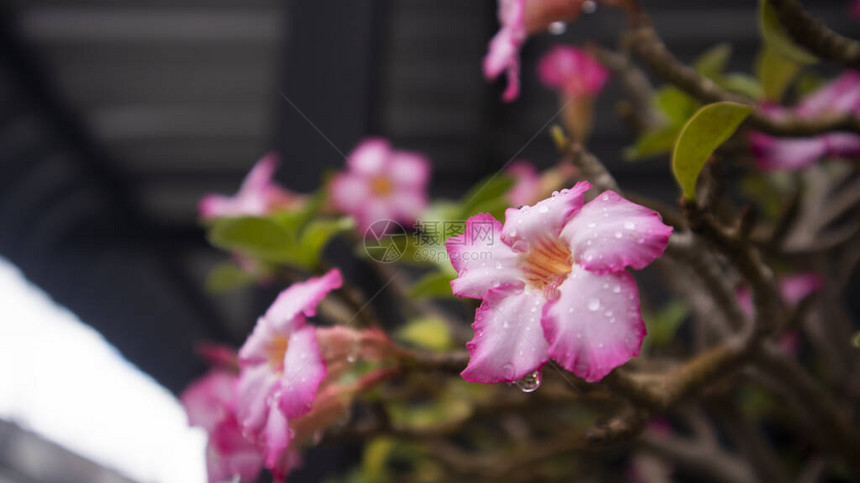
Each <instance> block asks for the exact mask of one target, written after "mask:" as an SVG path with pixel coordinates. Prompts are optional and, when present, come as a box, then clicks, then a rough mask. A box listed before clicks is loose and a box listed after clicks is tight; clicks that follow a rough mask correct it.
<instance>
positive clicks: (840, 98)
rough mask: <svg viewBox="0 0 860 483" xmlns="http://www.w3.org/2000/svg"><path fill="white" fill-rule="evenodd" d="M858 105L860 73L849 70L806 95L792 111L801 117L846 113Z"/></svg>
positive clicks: (859, 98) (859, 103) (859, 102)
mask: <svg viewBox="0 0 860 483" xmlns="http://www.w3.org/2000/svg"><path fill="white" fill-rule="evenodd" d="M858 107H860V73H858V72H857V71H852V70H849V71H845V73H844V74H842V75H840V76H839V77H837V78H836V79H834V80H832V81H830V82H828V83H827V84H826V85H824V86H822V87H821V88H819V89H818V90H816V91H815V92H813V93H812V94H810V95H808V96H806V97H805V98H804V99H803V100H802V101H801V102H800V103H799V104H798V105H797V107H796V108H795V109H794V111H795V113H796V114H797V115H798V116H801V117H815V116H818V115H821V114H826V113H834V114H835V113H847V112H851V111H855V110H856V109H857V108H858Z"/></svg>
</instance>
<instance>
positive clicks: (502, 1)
mask: <svg viewBox="0 0 860 483" xmlns="http://www.w3.org/2000/svg"><path fill="white" fill-rule="evenodd" d="M585 3H586V2H585V0H498V10H497V12H498V18H499V24H500V28H499V31H498V32H497V33H496V35H495V36H493V38H492V39H491V40H490V44H489V48H488V50H487V55H485V56H484V63H483V70H484V77H485V78H486V79H487V80H493V79H496V78H498V77H499V76H500V75H502V73H505V74H506V77H507V82H508V85H507V88H506V89H505V92H504V93H503V94H502V100H504V101H505V102H511V101H513V100H515V99H516V98H517V97H519V94H520V49H521V48H522V46H523V44H524V43H525V42H526V39H527V38H528V36H529V35H531V34H534V33H536V32H541V31H543V30H546V29H547V27H549V25H550V24H552V23H554V22H557V21H566V22H569V21H572V20H575V19H576V18H577V17H579V16H580V15H581V14H582V9H583V4H585ZM600 3H603V4H606V5H615V6H621V7H626V8H630V5H629V2H628V1H627V0H601V1H600Z"/></svg>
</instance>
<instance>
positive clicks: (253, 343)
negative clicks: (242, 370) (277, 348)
mask: <svg viewBox="0 0 860 483" xmlns="http://www.w3.org/2000/svg"><path fill="white" fill-rule="evenodd" d="M277 336H278V334H277V333H276V332H275V330H274V329H273V328H272V324H271V323H269V321H268V320H266V319H265V318H263V317H260V318H259V319H257V325H255V326H254V330H253V331H251V335H249V336H248V338H247V339H245V343H244V344H242V347H241V348H240V349H239V364H240V365H243V366H244V365H248V364H256V363H259V362H265V361H266V359H267V358H268V357H269V349H270V347H271V343H272V340H273V339H274V338H275V337H277Z"/></svg>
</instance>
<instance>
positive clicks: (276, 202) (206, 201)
mask: <svg viewBox="0 0 860 483" xmlns="http://www.w3.org/2000/svg"><path fill="white" fill-rule="evenodd" d="M277 168H278V159H277V155H275V154H274V153H269V154H267V155H265V156H263V157H262V158H260V160H259V161H257V164H255V165H254V167H253V168H251V171H249V172H248V175H247V176H245V180H244V181H242V186H240V187H239V191H238V192H237V193H236V194H235V195H233V196H224V195H216V194H209V195H206V196H204V197H203V198H202V199H201V200H200V205H199V207H198V211H199V212H200V217H201V218H203V219H204V220H209V219H212V218H218V217H227V216H234V217H237V216H260V215H265V214H268V213H270V212H271V211H273V210H276V209H288V208H290V207H292V206H295V205H297V204H299V203H301V201H302V198H303V197H302V196H301V195H297V194H295V193H292V192H289V191H287V190H285V189H283V188H281V187H280V186H278V185H277V184H275V183H274V181H272V176H273V175H274V173H275V170H276V169H277Z"/></svg>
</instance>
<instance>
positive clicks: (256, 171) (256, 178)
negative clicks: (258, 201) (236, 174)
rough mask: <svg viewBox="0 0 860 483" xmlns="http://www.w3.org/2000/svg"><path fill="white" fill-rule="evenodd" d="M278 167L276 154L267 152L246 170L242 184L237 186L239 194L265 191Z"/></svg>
mask: <svg viewBox="0 0 860 483" xmlns="http://www.w3.org/2000/svg"><path fill="white" fill-rule="evenodd" d="M277 169H278V155H277V154H275V153H268V154H266V155H265V156H263V157H262V158H260V160H259V161H257V163H256V164H254V167H253V168H251V171H248V174H247V175H246V176H245V179H244V180H243V181H242V186H241V187H240V188H239V196H240V197H241V196H243V195H250V194H257V193H263V192H265V191H266V190H267V189H268V188H269V186H270V185H271V184H272V178H273V176H274V175H275V171H276V170H277Z"/></svg>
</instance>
